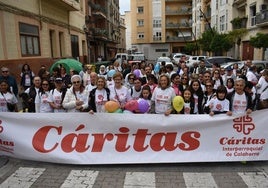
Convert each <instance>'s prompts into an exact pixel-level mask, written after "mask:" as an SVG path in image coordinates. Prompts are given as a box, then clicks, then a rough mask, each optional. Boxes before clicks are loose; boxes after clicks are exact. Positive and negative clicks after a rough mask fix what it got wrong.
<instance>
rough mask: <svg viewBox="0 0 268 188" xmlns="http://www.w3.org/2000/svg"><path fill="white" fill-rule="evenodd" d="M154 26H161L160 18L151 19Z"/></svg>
mask: <svg viewBox="0 0 268 188" xmlns="http://www.w3.org/2000/svg"><path fill="white" fill-rule="evenodd" d="M153 27H154V28H161V20H153Z"/></svg>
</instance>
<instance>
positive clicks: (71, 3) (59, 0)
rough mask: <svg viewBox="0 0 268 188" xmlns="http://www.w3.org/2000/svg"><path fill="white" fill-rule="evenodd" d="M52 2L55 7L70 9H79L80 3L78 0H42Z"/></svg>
mask: <svg viewBox="0 0 268 188" xmlns="http://www.w3.org/2000/svg"><path fill="white" fill-rule="evenodd" d="M42 1H46V2H51V3H52V4H53V5H54V6H55V7H57V8H61V9H64V10H68V11H79V10H80V3H78V1H77V0H42Z"/></svg>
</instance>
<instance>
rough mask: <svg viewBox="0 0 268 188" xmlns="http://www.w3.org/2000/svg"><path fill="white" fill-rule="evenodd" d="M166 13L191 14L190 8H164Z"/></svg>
mask: <svg viewBox="0 0 268 188" xmlns="http://www.w3.org/2000/svg"><path fill="white" fill-rule="evenodd" d="M166 15H192V9H191V8H187V9H181V10H169V9H166Z"/></svg>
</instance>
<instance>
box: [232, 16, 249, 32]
mask: <svg viewBox="0 0 268 188" xmlns="http://www.w3.org/2000/svg"><path fill="white" fill-rule="evenodd" d="M247 20H248V18H247V17H242V18H240V17H236V18H234V19H233V20H231V24H232V25H233V29H242V28H247Z"/></svg>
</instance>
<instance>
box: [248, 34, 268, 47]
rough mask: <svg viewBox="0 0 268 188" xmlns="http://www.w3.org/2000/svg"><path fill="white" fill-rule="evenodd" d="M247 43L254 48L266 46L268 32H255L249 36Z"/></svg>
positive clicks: (267, 44) (267, 45)
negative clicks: (254, 35)
mask: <svg viewBox="0 0 268 188" xmlns="http://www.w3.org/2000/svg"><path fill="white" fill-rule="evenodd" d="M249 43H250V45H251V46H253V47H255V48H268V34H263V33H257V34H256V37H250V40H249Z"/></svg>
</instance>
